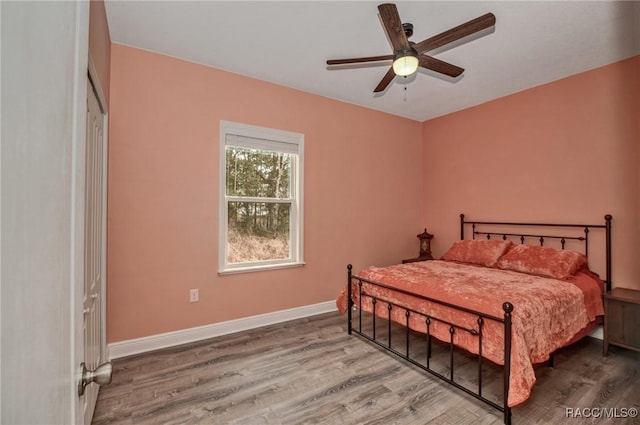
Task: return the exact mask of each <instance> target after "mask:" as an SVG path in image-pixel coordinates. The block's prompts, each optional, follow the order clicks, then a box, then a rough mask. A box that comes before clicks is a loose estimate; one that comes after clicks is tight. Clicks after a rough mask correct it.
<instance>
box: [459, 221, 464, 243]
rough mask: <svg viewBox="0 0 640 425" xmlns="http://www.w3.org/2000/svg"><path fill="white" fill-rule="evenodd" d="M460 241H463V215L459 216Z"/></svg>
mask: <svg viewBox="0 0 640 425" xmlns="http://www.w3.org/2000/svg"><path fill="white" fill-rule="evenodd" d="M460 240H461V241H463V240H464V214H460Z"/></svg>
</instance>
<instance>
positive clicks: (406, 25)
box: [402, 22, 413, 38]
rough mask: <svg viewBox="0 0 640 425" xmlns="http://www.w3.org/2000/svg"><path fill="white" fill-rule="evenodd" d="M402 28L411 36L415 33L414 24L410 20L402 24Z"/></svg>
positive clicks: (405, 33) (406, 34) (407, 35)
mask: <svg viewBox="0 0 640 425" xmlns="http://www.w3.org/2000/svg"><path fill="white" fill-rule="evenodd" d="M402 30H403V31H404V35H405V36H406V37H407V38H409V37H411V36H412V35H413V24H410V23H409V22H405V23H404V24H402Z"/></svg>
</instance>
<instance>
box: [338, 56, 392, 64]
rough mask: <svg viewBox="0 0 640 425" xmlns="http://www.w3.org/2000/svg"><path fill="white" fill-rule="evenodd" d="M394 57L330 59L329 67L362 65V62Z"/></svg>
mask: <svg viewBox="0 0 640 425" xmlns="http://www.w3.org/2000/svg"><path fill="white" fill-rule="evenodd" d="M392 59H393V55H384V56H370V57H368V58H353V59H329V60H328V61H327V65H344V64H347V63H361V62H377V61H386V60H392Z"/></svg>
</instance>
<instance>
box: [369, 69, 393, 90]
mask: <svg viewBox="0 0 640 425" xmlns="http://www.w3.org/2000/svg"><path fill="white" fill-rule="evenodd" d="M395 76H396V73H395V72H393V68H389V70H388V71H387V73H386V74H384V77H382V80H380V83H378V85H377V86H376V88H375V89H373V92H374V93H380V92H381V91H384V89H386V88H387V86H388V85H389V83H390V82H391V80H393V78H394V77H395Z"/></svg>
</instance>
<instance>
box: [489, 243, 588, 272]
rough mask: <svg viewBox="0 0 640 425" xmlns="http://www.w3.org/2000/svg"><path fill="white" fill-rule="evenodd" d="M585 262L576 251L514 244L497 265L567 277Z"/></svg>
mask: <svg viewBox="0 0 640 425" xmlns="http://www.w3.org/2000/svg"><path fill="white" fill-rule="evenodd" d="M586 263H587V257H585V256H584V254H581V253H579V252H576V251H571V250H568V249H562V250H560V249H556V248H550V247H546V246H533V245H514V246H513V247H512V248H511V249H510V250H509V251H508V252H507V253H506V254H505V255H503V256H502V258H500V260H499V261H498V267H499V268H501V269H504V270H514V271H517V272H522V273H529V274H535V275H538V276H545V277H552V278H555V279H567V278H568V277H571V276H573V275H574V274H575V273H576V272H577V271H578V269H579V268H580V267H582V266H583V265H584V264H586Z"/></svg>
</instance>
